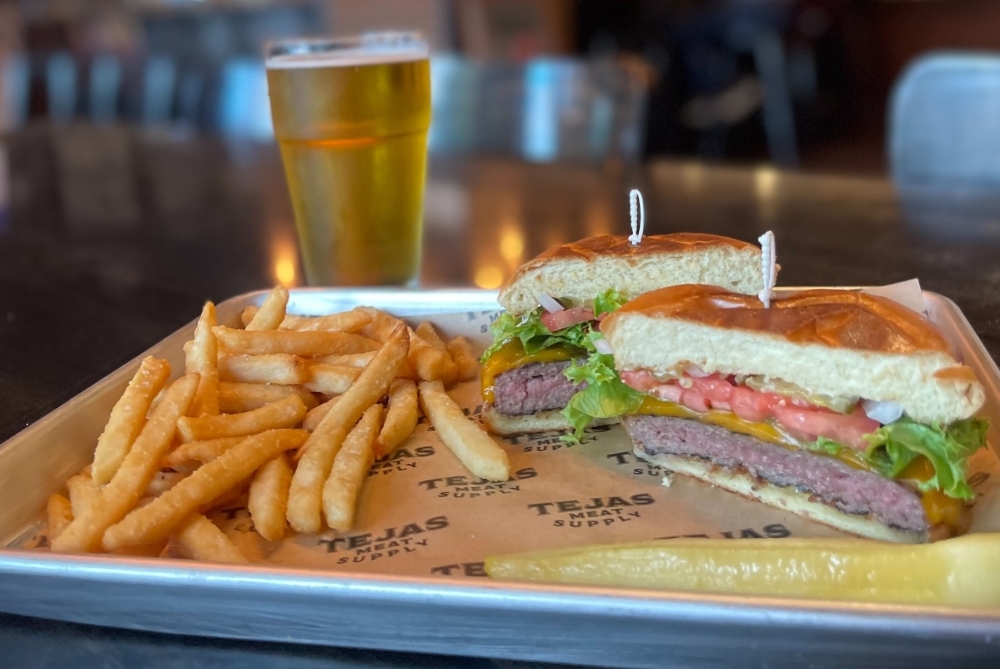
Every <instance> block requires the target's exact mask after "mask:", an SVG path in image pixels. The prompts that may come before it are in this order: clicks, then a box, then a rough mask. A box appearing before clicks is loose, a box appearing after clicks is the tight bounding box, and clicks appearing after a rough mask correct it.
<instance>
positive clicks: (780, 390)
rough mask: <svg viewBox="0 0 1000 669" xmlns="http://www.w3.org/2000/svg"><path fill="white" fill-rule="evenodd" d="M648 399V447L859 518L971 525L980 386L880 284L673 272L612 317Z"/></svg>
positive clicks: (642, 441)
mask: <svg viewBox="0 0 1000 669" xmlns="http://www.w3.org/2000/svg"><path fill="white" fill-rule="evenodd" d="M601 331H602V332H603V333H604V334H605V336H606V337H607V340H608V343H609V344H610V345H611V347H612V348H613V349H614V360H615V364H616V365H617V368H618V370H619V373H620V375H621V378H622V380H623V381H624V383H625V384H627V386H628V388H629V390H630V391H631V392H634V393H636V394H637V396H640V397H641V398H642V399H641V402H640V405H639V408H638V409H637V410H635V411H634V412H632V413H631V414H630V415H628V416H624V417H623V418H622V422H623V424H624V426H625V428H626V430H628V433H629V436H630V437H631V439H632V442H633V446H634V451H635V454H636V456H637V457H639V458H641V459H643V460H646V461H648V462H651V463H653V464H657V465H662V466H663V467H665V468H667V469H669V470H672V471H674V472H677V473H680V474H685V475H688V476H693V477H695V478H697V479H701V480H702V481H706V482H708V483H711V484H713V485H716V486H718V487H720V488H724V489H726V490H729V491H731V492H735V493H738V494H740V495H743V496H745V497H749V498H751V499H755V500H758V501H760V502H763V503H765V504H769V505H772V506H775V507H778V508H782V509H786V510H788V511H790V512H792V513H796V514H798V515H801V516H805V517H807V518H811V519H813V520H816V521H819V522H822V523H826V524H827V525H830V526H832V527H835V528H837V529H840V530H843V531H846V532H850V533H853V534H857V535H861V536H865V537H870V538H874V539H883V540H890V541H902V542H925V541H929V540H933V539H937V538H942V537H946V536H949V535H953V534H960V533H962V532H964V531H965V530H966V529H967V528H968V524H969V512H968V508H967V504H968V503H969V502H971V500H972V499H973V497H974V494H973V491H972V489H971V488H970V487H969V484H968V481H967V480H966V469H967V461H968V458H969V456H970V455H971V454H972V453H973V452H974V451H976V450H977V449H979V448H982V447H983V446H984V444H985V439H986V432H987V430H988V423H987V421H985V420H980V419H977V418H973V417H972V416H973V414H975V412H976V411H977V410H978V409H979V408H980V406H981V405H982V404H983V401H984V392H983V388H982V386H981V385H980V384H979V382H978V381H977V380H976V378H975V376H974V374H973V372H972V370H971V369H970V368H969V367H967V366H965V365H963V364H962V363H961V362H960V361H959V360H958V359H957V356H956V354H955V353H954V350H953V349H952V347H951V345H950V344H949V342H948V341H947V340H946V339H945V338H944V337H943V336H942V335H941V334H940V333H939V332H938V330H937V329H936V328H935V327H934V326H933V325H931V324H930V323H929V322H928V321H927V320H925V319H924V318H923V317H922V316H921V315H920V314H918V313H916V312H914V311H911V310H909V309H906V308H905V307H903V306H901V305H899V304H897V303H895V302H893V301H891V300H888V299H886V298H882V297H876V296H872V295H867V294H864V293H861V292H854V291H843V290H811V291H805V292H801V293H798V294H795V295H792V296H790V297H782V298H777V299H772V301H771V306H770V308H768V309H765V308H764V306H763V305H762V304H761V302H760V301H759V300H757V299H755V298H752V297H747V296H745V295H740V294H737V293H733V292H730V291H727V290H724V289H722V288H716V287H711V286H691V285H689V286H675V287H671V288H664V289H662V290H656V291H653V292H650V293H647V294H645V295H642V296H640V297H638V298H636V299H635V300H633V301H631V302H629V303H628V304H627V305H625V306H624V307H623V308H621V309H619V310H618V311H616V312H615V313H614V314H612V315H611V316H609V317H608V318H607V319H605V320H604V322H603V323H602V324H601Z"/></svg>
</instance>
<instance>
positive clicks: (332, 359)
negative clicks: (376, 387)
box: [310, 351, 375, 369]
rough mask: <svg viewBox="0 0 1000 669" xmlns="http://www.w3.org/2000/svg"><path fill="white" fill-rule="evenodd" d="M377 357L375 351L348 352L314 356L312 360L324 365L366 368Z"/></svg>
mask: <svg viewBox="0 0 1000 669" xmlns="http://www.w3.org/2000/svg"><path fill="white" fill-rule="evenodd" d="M374 357H375V351H368V352H367V353H348V354H345V355H328V356H324V357H322V358H313V359H312V360H311V361H310V362H312V363H314V364H315V363H321V364H324V365H337V366H339V367H357V368H358V369H364V368H365V367H367V366H368V363H369V362H371V361H372V359H373V358H374Z"/></svg>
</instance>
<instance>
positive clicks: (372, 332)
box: [355, 307, 403, 344]
mask: <svg viewBox="0 0 1000 669" xmlns="http://www.w3.org/2000/svg"><path fill="white" fill-rule="evenodd" d="M355 311H360V312H362V313H365V314H368V316H369V317H371V319H372V320H371V323H369V324H368V325H366V326H364V327H363V328H362V329H361V334H363V335H364V336H365V337H368V338H369V339H374V340H375V341H377V342H379V343H380V344H384V343H385V342H386V341H388V339H389V337H391V336H392V333H393V331H394V330H395V329H396V327H398V326H399V325H401V324H402V323H403V321H401V320H399V319H398V318H396V317H395V316H390V315H389V314H387V313H385V312H384V311H380V310H379V309H375V308H374V307H358V308H357V309H355Z"/></svg>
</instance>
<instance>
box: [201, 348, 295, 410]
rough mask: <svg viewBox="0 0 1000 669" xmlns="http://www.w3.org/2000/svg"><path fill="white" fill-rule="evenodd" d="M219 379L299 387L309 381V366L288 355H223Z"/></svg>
mask: <svg viewBox="0 0 1000 669" xmlns="http://www.w3.org/2000/svg"><path fill="white" fill-rule="evenodd" d="M219 379H220V380H222V381H229V382H236V383H273V384H277V385H283V386H300V385H302V384H303V383H305V382H306V381H308V380H309V365H307V364H306V363H305V361H304V360H302V358H300V357H298V356H295V355H288V354H287V353H266V354H264V355H221V356H219ZM220 393H221V391H220ZM220 403H221V399H220Z"/></svg>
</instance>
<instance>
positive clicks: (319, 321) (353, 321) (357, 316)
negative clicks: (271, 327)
mask: <svg viewBox="0 0 1000 669" xmlns="http://www.w3.org/2000/svg"><path fill="white" fill-rule="evenodd" d="M257 311H258V310H257V307H246V308H245V309H244V310H243V313H242V315H241V316H240V318H241V320H242V321H243V325H244V327H245V326H246V325H248V324H249V323H250V322H251V321H252V320H253V318H254V316H256V315H257ZM369 323H371V316H369V315H368V314H367V313H365V312H363V311H359V310H358V309H355V310H353V311H345V312H343V313H339V314H330V315H329V316H296V315H293V314H285V319H284V320H283V321H282V322H281V325H280V328H281V329H282V330H298V331H300V332H316V331H324V332H358V331H359V330H361V329H362V328H364V327H365V326H366V325H368V324H369ZM247 329H249V328H247Z"/></svg>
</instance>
